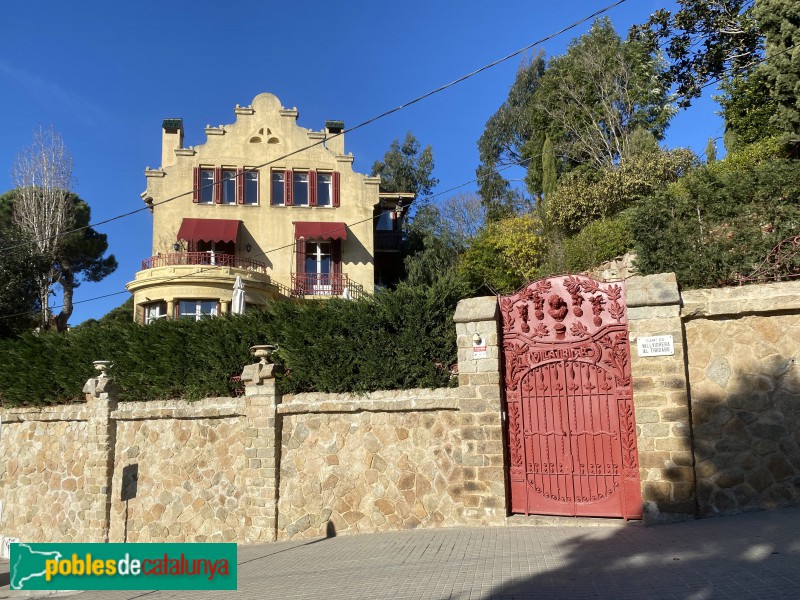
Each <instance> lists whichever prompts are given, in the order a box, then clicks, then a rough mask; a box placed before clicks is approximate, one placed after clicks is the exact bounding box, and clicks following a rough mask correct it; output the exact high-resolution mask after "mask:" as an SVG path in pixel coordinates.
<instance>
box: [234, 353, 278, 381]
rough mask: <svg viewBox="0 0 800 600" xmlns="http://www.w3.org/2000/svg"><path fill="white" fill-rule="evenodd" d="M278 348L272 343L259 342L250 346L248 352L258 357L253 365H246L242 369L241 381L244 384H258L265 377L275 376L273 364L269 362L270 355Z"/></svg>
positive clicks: (265, 378)
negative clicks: (257, 360)
mask: <svg viewBox="0 0 800 600" xmlns="http://www.w3.org/2000/svg"><path fill="white" fill-rule="evenodd" d="M277 350H278V346H276V345H272V344H259V345H256V346H251V347H250V354H252V355H253V356H255V357H256V358H257V359H259V362H257V363H256V364H253V365H247V366H246V367H245V368H244V369H243V370H242V381H243V382H244V383H245V384H248V383H249V384H251V385H259V384H261V383H263V382H264V381H265V380H267V379H273V378H274V377H275V365H274V364H272V363H271V356H272V355H273V354H274V353H275V351H277Z"/></svg>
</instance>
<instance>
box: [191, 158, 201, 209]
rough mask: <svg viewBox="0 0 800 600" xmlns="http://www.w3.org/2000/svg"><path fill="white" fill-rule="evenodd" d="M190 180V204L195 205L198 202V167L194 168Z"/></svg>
mask: <svg viewBox="0 0 800 600" xmlns="http://www.w3.org/2000/svg"><path fill="white" fill-rule="evenodd" d="M192 179H193V180H194V190H193V191H192V202H194V203H195V204H197V203H198V202H200V167H195V168H194V172H193V173H192Z"/></svg>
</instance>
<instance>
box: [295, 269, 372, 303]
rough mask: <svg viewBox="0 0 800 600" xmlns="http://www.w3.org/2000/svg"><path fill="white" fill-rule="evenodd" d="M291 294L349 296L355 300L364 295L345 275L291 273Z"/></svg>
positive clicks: (356, 284) (361, 288)
mask: <svg viewBox="0 0 800 600" xmlns="http://www.w3.org/2000/svg"><path fill="white" fill-rule="evenodd" d="M345 291H346V292H347V293H345ZM292 294H293V295H295V296H349V297H350V298H353V299H357V298H361V297H362V296H363V295H364V288H363V286H361V285H360V284H358V283H356V282H355V281H352V280H350V278H348V277H347V273H304V274H302V275H296V274H294V273H293V274H292Z"/></svg>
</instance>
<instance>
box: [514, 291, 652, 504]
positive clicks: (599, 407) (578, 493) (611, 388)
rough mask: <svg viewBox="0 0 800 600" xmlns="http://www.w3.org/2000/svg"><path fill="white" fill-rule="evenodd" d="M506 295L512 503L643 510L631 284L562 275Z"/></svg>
mask: <svg viewBox="0 0 800 600" xmlns="http://www.w3.org/2000/svg"><path fill="white" fill-rule="evenodd" d="M500 305H501V313H502V319H503V349H504V360H505V380H506V386H505V397H506V407H507V411H508V431H507V433H508V437H507V439H508V444H509V479H510V484H511V485H510V488H511V509H512V512H515V513H523V514H532V513H535V514H552V515H571V516H602V517H625V518H628V519H636V518H641V516H642V503H641V489H640V483H639V470H638V458H637V452H636V426H635V421H634V416H633V400H632V393H631V392H632V390H631V376H630V347H629V344H628V328H627V319H626V311H625V304H624V288H623V285H622V284H621V283H615V284H600V283H598V282H596V281H594V280H592V279H589V278H587V277H575V276H564V277H556V278H551V279H545V280H541V281H538V282H534V283H532V284H530V285H529V286H527V287H525V288H524V289H523V290H521V291H520V292H518V293H516V294H514V295H511V296H507V297H504V298H501V300H500Z"/></svg>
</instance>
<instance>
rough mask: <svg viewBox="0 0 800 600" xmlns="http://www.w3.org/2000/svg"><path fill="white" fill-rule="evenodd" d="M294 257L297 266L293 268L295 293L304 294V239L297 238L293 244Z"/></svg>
mask: <svg viewBox="0 0 800 600" xmlns="http://www.w3.org/2000/svg"><path fill="white" fill-rule="evenodd" d="M295 255H296V257H297V265H296V267H295V286H294V289H295V291H296V292H299V293H301V294H302V293H304V292H305V289H306V285H305V284H306V239H305V238H302V237H301V238H298V240H297V241H296V242H295Z"/></svg>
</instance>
